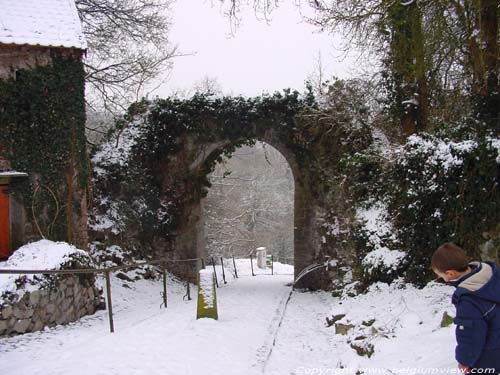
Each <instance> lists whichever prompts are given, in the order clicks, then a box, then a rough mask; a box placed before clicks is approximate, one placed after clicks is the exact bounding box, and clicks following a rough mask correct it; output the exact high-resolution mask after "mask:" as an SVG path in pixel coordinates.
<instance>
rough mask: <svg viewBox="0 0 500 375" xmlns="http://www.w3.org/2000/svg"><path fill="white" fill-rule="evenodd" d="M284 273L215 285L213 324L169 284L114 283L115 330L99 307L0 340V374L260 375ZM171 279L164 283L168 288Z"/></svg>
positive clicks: (282, 295)
mask: <svg viewBox="0 0 500 375" xmlns="http://www.w3.org/2000/svg"><path fill="white" fill-rule="evenodd" d="M291 280H292V276H265V275H261V276H257V277H251V276H245V277H241V278H239V279H238V280H236V281H232V280H231V282H230V283H229V284H227V285H225V286H223V287H222V288H220V289H218V290H217V293H218V300H219V321H212V320H209V319H202V320H198V321H196V320H195V315H196V302H195V299H193V301H190V302H188V301H183V300H182V295H183V294H184V290H182V289H181V287H180V286H179V285H175V284H174V283H172V282H171V283H169V288H170V294H169V297H170V299H169V307H168V309H166V310H165V309H162V310H160V309H159V304H160V296H159V292H160V288H161V285H159V284H161V283H158V282H157V283H153V282H147V281H141V282H138V283H136V284H135V285H134V289H133V290H129V289H125V288H122V287H120V286H119V281H118V280H114V283H115V285H114V292H113V293H114V299H116V300H117V301H116V302H115V306H116V307H115V306H114V307H115V329H116V332H115V333H114V334H109V333H108V331H107V330H108V327H107V315H106V312H104V311H101V312H99V313H97V314H96V315H94V316H91V317H87V318H84V319H83V320H82V321H81V322H79V323H75V324H72V325H69V326H66V327H57V328H55V329H52V330H49V331H48V332H43V333H34V334H29V335H24V336H18V337H13V338H8V339H2V340H0V363H1V373H2V375H10V374H13V375H14V374H30V375H37V374H40V375H41V374H43V375H46V374H51V375H57V374H68V373H70V374H72V375H78V374H103V375H104V374H106V375H113V374H120V375H123V374H162V375H168V374H221V373H222V374H254V373H255V374H261V373H262V364H263V362H264V360H265V358H266V357H267V355H268V352H269V349H270V347H271V345H272V338H273V336H274V332H275V330H276V328H277V324H278V323H279V320H280V317H281V311H282V308H283V306H284V303H285V301H286V299H287V298H288V296H289V293H290V286H287V285H286V284H289V283H290V281H291ZM170 284H171V285H170Z"/></svg>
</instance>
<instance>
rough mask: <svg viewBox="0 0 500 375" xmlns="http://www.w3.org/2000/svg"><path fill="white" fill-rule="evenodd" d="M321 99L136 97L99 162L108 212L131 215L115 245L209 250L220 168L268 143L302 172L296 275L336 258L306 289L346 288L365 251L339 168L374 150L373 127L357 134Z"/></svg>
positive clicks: (189, 266)
mask: <svg viewBox="0 0 500 375" xmlns="http://www.w3.org/2000/svg"><path fill="white" fill-rule="evenodd" d="M314 105H315V104H314V102H313V101H310V99H309V98H308V97H307V96H305V97H304V96H301V95H300V94H298V93H296V92H289V91H285V93H284V94H280V93H277V94H274V95H273V96H262V97H258V98H241V97H225V98H215V99H214V98H208V97H204V96H194V97H193V98H190V99H186V100H179V99H173V98H168V99H164V100H156V101H154V102H147V101H143V102H139V103H135V104H134V105H132V106H131V107H130V108H129V111H128V113H127V115H126V117H125V119H124V120H123V122H122V123H121V124H119V126H120V127H119V128H118V130H117V133H118V138H119V139H118V141H116V138H115V140H113V142H114V143H112V144H108V145H107V146H105V150H104V151H103V152H102V153H101V156H100V157H99V158H94V162H95V163H96V167H97V168H98V170H99V176H97V179H98V181H97V183H96V186H99V187H102V190H101V192H100V193H101V195H102V196H104V197H105V199H101V202H103V203H102V204H101V206H100V207H99V209H100V211H101V212H102V213H103V214H102V215H103V216H104V218H106V213H107V212H114V213H117V215H115V216H117V217H118V216H119V217H126V222H120V223H118V224H119V225H117V228H116V227H115V228H113V229H116V230H115V232H114V233H113V232H112V231H111V230H107V232H106V241H107V243H108V244H114V243H116V244H119V245H120V246H125V247H126V248H128V249H130V248H131V249H132V252H133V251H135V253H134V254H136V255H135V256H136V257H143V256H147V257H154V258H159V257H167V258H171V259H181V260H189V259H192V258H199V257H201V256H203V255H204V254H203V252H204V249H205V246H204V236H203V212H202V199H203V197H204V195H205V193H206V192H207V187H208V186H209V185H210V184H209V182H208V180H207V178H208V175H209V173H210V171H211V169H212V168H213V167H214V165H215V164H216V163H217V161H218V159H220V158H221V157H222V156H223V155H226V156H227V155H230V154H231V153H232V152H233V151H234V150H235V148H237V147H239V146H242V145H248V144H251V143H253V142H255V141H262V142H264V143H267V144H269V145H270V146H272V147H273V148H275V149H276V150H277V151H279V152H280V153H281V154H282V155H283V157H284V158H285V159H286V160H287V162H288V164H289V165H290V168H291V170H292V173H293V177H294V182H295V202H294V270H295V274H296V275H297V274H298V273H299V272H300V271H302V270H303V269H304V268H305V267H307V266H309V265H311V264H313V263H321V264H323V263H324V262H325V257H326V256H328V257H330V258H332V259H334V262H331V263H330V265H331V267H330V268H329V269H328V270H327V271H328V272H323V273H321V272H319V273H317V274H315V275H314V276H312V275H311V277H308V278H304V279H303V281H302V285H300V286H303V287H309V288H313V289H314V288H325V289H327V288H330V287H331V286H332V281H334V280H341V281H340V284H339V283H337V284H338V285H341V284H342V283H343V278H344V275H346V274H348V273H349V272H350V271H349V270H350V269H352V266H353V265H354V264H355V255H354V253H353V251H352V246H351V242H349V241H348V240H344V239H345V238H346V237H347V236H348V235H349V232H348V230H343V229H342V228H346V227H347V226H348V225H349V220H351V219H350V216H349V215H351V212H352V204H351V201H349V199H347V198H348V194H349V192H348V191H347V192H346V191H345V188H344V187H343V185H342V181H341V179H340V180H339V179H338V178H337V177H336V176H337V168H338V167H339V163H340V160H341V159H342V158H343V157H344V155H346V154H353V153H355V152H356V151H357V149H359V148H361V147H364V145H365V144H366V143H367V141H366V140H365V138H367V137H365V136H364V135H363V134H364V133H363V134H362V132H364V130H363V128H360V129H359V131H357V132H355V133H352V132H349V131H346V130H345V127H342V126H340V125H338V124H336V123H335V122H334V120H332V119H334V118H335V117H322V116H320V115H319V114H320V113H321V112H320V111H319V110H318V109H317V108H315V107H314ZM332 121H333V122H332ZM368 138H369V137H368ZM118 143H120V144H123V145H124V146H125V148H124V149H125V150H126V155H125V156H122V155H120V156H116V155H115V154H114V153H113V151H109V150H116V148H117V144H118ZM108 152H109V154H108ZM122 213H123V215H122ZM340 215H342V216H340ZM351 216H352V215H351ZM339 217H341V220H339ZM111 219H113V218H111ZM111 221H112V220H111ZM108 222H109V220H107V221H105V223H108ZM339 228H340V229H339ZM110 232H111V233H110ZM341 236H343V237H341ZM199 266H200V264H198V266H196V267H195V266H194V265H193V263H189V262H182V263H176V264H175V266H174V265H172V266H170V265H169V269H170V270H171V271H172V272H174V273H177V274H178V275H179V276H182V277H186V278H188V279H190V280H192V281H194V280H195V279H196V275H197V267H199ZM346 280H347V279H346Z"/></svg>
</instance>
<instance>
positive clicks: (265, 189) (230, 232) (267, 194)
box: [202, 142, 295, 265]
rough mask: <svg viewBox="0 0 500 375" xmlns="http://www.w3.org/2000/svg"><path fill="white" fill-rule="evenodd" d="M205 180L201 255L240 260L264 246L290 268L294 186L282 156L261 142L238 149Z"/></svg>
mask: <svg viewBox="0 0 500 375" xmlns="http://www.w3.org/2000/svg"><path fill="white" fill-rule="evenodd" d="M208 178H209V181H210V184H211V187H210V189H209V191H208V194H207V196H206V197H205V198H204V200H203V202H202V204H203V217H204V233H205V241H204V242H205V254H207V256H209V257H210V256H213V257H214V258H216V259H218V258H219V257H225V258H229V257H232V256H234V257H235V258H245V257H249V256H250V254H255V250H256V249H257V248H259V247H265V248H266V250H267V254H268V255H273V258H274V260H275V261H277V262H281V263H284V264H290V265H293V264H294V206H295V202H294V194H295V191H294V190H295V186H294V185H295V183H294V176H293V172H292V169H291V168H290V165H289V163H288V161H287V160H286V159H285V157H284V156H283V155H282V154H281V153H280V152H279V151H278V150H277V149H276V148H274V147H272V146H270V145H269V144H267V143H264V142H256V143H255V145H253V146H241V147H239V148H237V149H236V150H235V151H234V152H233V153H232V155H231V156H230V157H224V158H223V160H222V162H220V163H218V164H217V165H216V166H215V169H214V170H213V171H212V172H211V173H210V174H209V176H208Z"/></svg>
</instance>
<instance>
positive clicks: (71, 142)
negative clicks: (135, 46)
mask: <svg viewBox="0 0 500 375" xmlns="http://www.w3.org/2000/svg"><path fill="white" fill-rule="evenodd" d="M77 55H78V53H76V54H75V56H73V55H72V54H71V53H70V52H68V51H66V52H57V51H55V50H53V51H52V52H51V58H52V62H51V64H49V65H47V66H37V67H34V68H33V69H29V70H28V69H25V70H19V71H17V72H16V74H15V77H12V78H10V79H8V80H4V81H0V124H1V131H0V144H1V145H2V149H3V153H4V155H3V156H4V157H5V158H6V159H8V160H10V162H11V166H12V168H13V169H15V170H17V171H21V172H26V173H28V174H29V179H26V180H24V181H19V182H17V183H16V184H15V185H14V186H13V189H12V190H13V193H14V194H15V195H16V196H17V197H18V200H20V201H22V203H23V205H24V208H25V210H26V215H27V219H28V221H30V222H31V224H32V226H33V233H31V235H34V237H39V236H40V235H43V236H45V237H47V238H50V239H53V240H66V241H69V242H73V239H74V235H75V231H76V230H77V228H75V227H74V222H75V218H74V216H76V217H80V214H81V212H80V211H81V205H80V204H81V202H80V201H79V200H78V199H74V198H75V196H78V192H80V195H81V192H82V191H85V190H86V188H87V180H88V158H87V154H86V140H85V131H84V130H85V104H84V103H85V102H84V76H85V73H84V70H83V64H82V62H81V60H80V57H79V56H77ZM28 235H30V234H28Z"/></svg>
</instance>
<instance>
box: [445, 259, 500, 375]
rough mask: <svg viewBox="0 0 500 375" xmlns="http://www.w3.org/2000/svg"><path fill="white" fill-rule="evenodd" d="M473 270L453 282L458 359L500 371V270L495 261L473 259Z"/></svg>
mask: <svg viewBox="0 0 500 375" xmlns="http://www.w3.org/2000/svg"><path fill="white" fill-rule="evenodd" d="M470 266H471V268H472V272H470V273H469V274H467V275H465V276H463V277H461V278H460V279H458V280H455V281H453V282H451V283H450V284H452V285H454V286H455V287H456V288H457V289H456V290H455V293H453V297H452V302H453V304H454V305H455V307H456V309H457V314H456V317H455V324H456V331H455V332H456V338H457V347H456V349H455V358H456V360H457V361H458V363H460V364H462V365H465V366H469V367H470V368H483V369H484V368H494V369H495V371H496V372H495V374H498V373H500V270H499V269H498V267H497V266H496V265H495V264H494V263H490V262H485V263H479V262H473V263H471V264H470Z"/></svg>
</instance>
